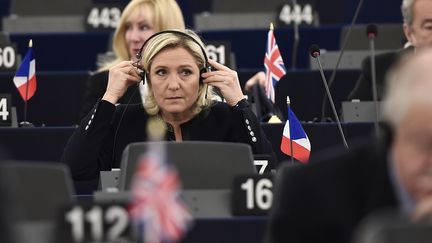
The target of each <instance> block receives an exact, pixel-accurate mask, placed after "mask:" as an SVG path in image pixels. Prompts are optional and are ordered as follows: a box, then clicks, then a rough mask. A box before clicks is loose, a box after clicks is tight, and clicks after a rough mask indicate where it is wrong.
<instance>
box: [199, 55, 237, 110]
mask: <svg viewBox="0 0 432 243" xmlns="http://www.w3.org/2000/svg"><path fill="white" fill-rule="evenodd" d="M209 64H210V65H211V66H213V67H214V68H216V71H212V72H205V73H203V74H202V75H201V77H203V78H204V83H205V84H208V85H212V86H215V87H217V88H219V89H220V91H221V92H222V95H223V97H224V98H225V100H226V102H227V103H228V104H229V105H231V106H234V105H236V104H237V103H238V102H239V101H240V100H242V99H244V95H243V92H242V90H241V87H240V82H239V79H238V76H237V72H236V71H234V70H231V69H229V68H228V67H226V66H224V65H222V64H220V63H218V62H215V61H213V60H211V59H209Z"/></svg>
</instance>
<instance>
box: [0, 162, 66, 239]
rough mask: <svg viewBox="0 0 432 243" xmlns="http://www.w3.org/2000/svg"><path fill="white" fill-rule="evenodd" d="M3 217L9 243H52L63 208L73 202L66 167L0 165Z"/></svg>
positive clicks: (19, 164)
mask: <svg viewBox="0 0 432 243" xmlns="http://www.w3.org/2000/svg"><path fill="white" fill-rule="evenodd" d="M0 190H1V192H2V197H3V198H2V200H1V203H2V204H3V207H1V208H2V209H1V210H3V217H5V219H6V221H7V222H8V227H9V228H8V229H7V230H8V231H9V232H7V234H8V236H10V237H9V238H11V241H10V242H14V243H21V242H35V243H38V242H52V241H53V239H54V237H55V221H56V219H57V217H58V213H60V212H61V209H62V207H63V206H67V205H70V204H71V203H72V202H73V194H74V192H73V186H72V180H71V177H70V173H69V170H68V168H67V167H66V165H64V164H59V163H48V162H40V161H5V162H2V164H0Z"/></svg>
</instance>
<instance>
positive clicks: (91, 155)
mask: <svg viewBox="0 0 432 243" xmlns="http://www.w3.org/2000/svg"><path fill="white" fill-rule="evenodd" d="M141 56H142V59H140V60H138V62H132V61H123V62H120V63H119V64H117V65H115V66H113V67H112V68H111V69H110V71H109V81H108V86H107V89H106V92H105V94H104V95H103V98H102V99H101V101H100V102H99V103H98V104H97V105H96V106H95V108H94V109H93V110H92V111H91V112H90V113H89V114H88V115H87V116H86V117H85V118H84V119H83V120H82V122H81V124H80V126H79V127H78V128H77V130H76V131H75V132H74V134H73V135H72V137H71V138H70V140H69V142H68V144H67V146H66V149H65V152H64V154H63V158H62V161H63V162H64V163H66V164H68V165H69V167H70V169H71V172H72V176H73V178H74V179H75V180H91V179H97V178H98V176H99V171H101V170H110V169H111V168H112V167H119V163H120V158H121V154H122V152H123V150H124V148H125V147H126V146H127V145H128V144H129V143H131V142H139V141H146V140H147V133H146V126H147V122H148V121H149V119H152V118H156V119H160V120H162V121H163V122H164V124H166V126H165V128H166V129H165V130H166V131H165V138H164V140H167V141H177V142H181V141H184V140H195V141H197V140H198V141H224V142H238V143H245V144H249V145H250V146H251V148H252V151H253V153H255V154H270V155H272V156H273V155H274V153H273V151H272V147H271V144H270V143H269V141H268V140H267V138H266V137H265V135H264V133H263V131H262V129H261V127H260V124H259V122H258V120H257V118H256V116H255V115H254V113H253V112H252V110H251V109H250V107H249V104H248V102H247V101H246V99H244V96H243V93H242V90H241V87H240V83H239V80H238V77H237V72H236V71H233V70H231V69H229V68H228V67H225V66H224V65H222V64H219V63H217V62H215V61H212V60H209V59H208V58H207V54H206V52H205V48H204V46H203V44H202V42H201V40H200V39H199V38H198V37H197V35H195V34H194V33H193V32H191V31H189V30H183V31H181V30H168V31H162V32H159V33H157V34H155V35H153V36H152V37H150V38H149V40H148V42H146V43H145V44H144V47H143V51H142V52H141ZM210 65H211V66H212V67H213V68H214V69H216V70H214V71H212V72H208V67H209V66H210ZM137 67H139V69H141V70H143V72H144V73H141V71H138V70H137ZM142 79H144V80H145V82H146V83H147V85H148V94H147V96H146V98H145V102H144V104H133V105H119V106H115V104H116V103H118V101H119V99H120V98H121V97H123V95H124V94H125V92H126V90H127V89H128V87H130V86H134V85H136V83H137V82H141V80H142ZM213 87H217V88H218V89H219V90H220V92H221V94H222V95H223V97H224V98H225V100H226V102H219V101H214V99H213V97H212V96H213V91H212V89H213ZM203 159H204V158H203Z"/></svg>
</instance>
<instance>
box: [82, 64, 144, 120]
mask: <svg viewBox="0 0 432 243" xmlns="http://www.w3.org/2000/svg"><path fill="white" fill-rule="evenodd" d="M108 74H109V72H108V70H106V71H100V72H96V73H93V74H91V75H90V77H89V78H88V80H87V82H86V90H85V93H84V98H83V101H82V107H81V111H80V115H79V118H80V120H81V119H82V118H84V116H85V115H87V114H88V113H89V111H90V110H91V109H92V108H93V106H94V104H96V102H97V101H98V100H99V99H100V98H102V96H103V95H104V93H105V91H106V87H107V85H108ZM141 101H142V100H141V95H140V92H139V90H138V89H137V87H136V86H131V87H129V88H128V90H127V91H126V93H125V94H124V95H123V97H121V98H120V99H119V101H118V103H120V104H127V103H129V104H139V103H141Z"/></svg>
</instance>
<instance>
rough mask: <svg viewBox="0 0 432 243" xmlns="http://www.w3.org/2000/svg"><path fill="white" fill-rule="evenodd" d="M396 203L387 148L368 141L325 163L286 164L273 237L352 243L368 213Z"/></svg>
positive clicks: (286, 242) (278, 241)
mask: <svg viewBox="0 0 432 243" xmlns="http://www.w3.org/2000/svg"><path fill="white" fill-rule="evenodd" d="M333 152H335V151H333ZM333 154H334V153H333ZM396 205H397V200H396V194H395V192H394V190H393V187H392V185H391V182H390V177H389V174H388V168H387V149H385V147H384V146H382V145H380V144H377V143H370V142H369V141H368V142H367V143H364V144H362V145H360V146H357V147H351V148H350V151H349V152H347V153H344V154H342V155H338V156H336V157H335V156H332V157H331V158H327V159H324V160H322V161H320V162H316V163H311V164H308V165H300V166H287V167H283V168H281V169H280V170H279V171H278V175H277V180H276V186H275V196H274V204H273V208H272V211H271V214H270V219H269V227H268V237H269V238H270V242H272V243H316V242H329V243H348V242H350V239H351V234H352V233H353V230H354V229H355V228H356V226H357V224H358V223H359V221H360V220H361V219H363V218H364V217H365V216H366V215H368V214H369V213H371V212H373V211H375V210H380V209H384V208H387V207H390V208H391V207H393V206H396Z"/></svg>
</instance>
